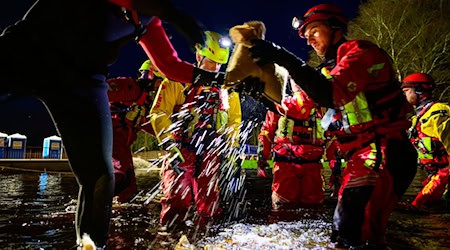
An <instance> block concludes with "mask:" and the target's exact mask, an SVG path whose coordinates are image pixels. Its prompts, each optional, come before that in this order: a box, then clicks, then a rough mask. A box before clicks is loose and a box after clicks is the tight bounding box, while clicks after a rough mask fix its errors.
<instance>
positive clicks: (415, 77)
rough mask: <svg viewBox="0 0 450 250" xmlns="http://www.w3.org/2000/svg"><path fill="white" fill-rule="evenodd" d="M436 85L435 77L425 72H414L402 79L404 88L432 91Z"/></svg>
mask: <svg viewBox="0 0 450 250" xmlns="http://www.w3.org/2000/svg"><path fill="white" fill-rule="evenodd" d="M434 85H435V83H434V80H433V78H432V77H431V76H430V75H428V74H425V73H412V74H411V75H408V76H406V77H405V78H404V79H403V81H402V88H420V91H427V90H428V91H431V90H432V89H433V88H434Z"/></svg>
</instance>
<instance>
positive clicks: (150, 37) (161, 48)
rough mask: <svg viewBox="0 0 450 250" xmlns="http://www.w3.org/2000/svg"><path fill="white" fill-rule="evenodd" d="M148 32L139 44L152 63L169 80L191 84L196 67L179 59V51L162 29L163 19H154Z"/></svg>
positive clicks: (147, 28) (149, 25)
mask: <svg viewBox="0 0 450 250" xmlns="http://www.w3.org/2000/svg"><path fill="white" fill-rule="evenodd" d="M146 30H147V32H145V33H144V34H143V35H142V37H141V38H140V40H139V44H140V45H141V47H142V48H143V49H144V51H145V53H146V54H147V56H148V57H149V58H150V60H151V61H152V63H153V64H154V65H155V66H156V67H157V68H158V69H159V71H161V72H162V73H163V74H164V75H165V76H166V77H167V78H169V79H172V80H174V81H178V82H182V83H188V82H191V81H192V78H193V72H194V65H192V64H190V63H188V62H185V61H183V60H181V59H180V58H179V57H178V53H177V51H176V50H175V49H174V48H173V46H172V43H171V42H170V40H169V38H168V37H167V34H166V32H165V31H164V28H163V27H162V23H161V19H159V18H157V17H154V18H153V19H152V20H151V22H150V23H149V24H148V25H147V27H146Z"/></svg>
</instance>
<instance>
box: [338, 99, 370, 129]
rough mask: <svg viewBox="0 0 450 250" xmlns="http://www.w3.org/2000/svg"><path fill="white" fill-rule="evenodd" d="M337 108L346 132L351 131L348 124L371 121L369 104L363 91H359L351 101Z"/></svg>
mask: <svg viewBox="0 0 450 250" xmlns="http://www.w3.org/2000/svg"><path fill="white" fill-rule="evenodd" d="M339 110H340V111H341V113H342V123H343V126H344V131H345V132H346V133H348V134H351V133H352V132H351V131H350V126H353V125H358V124H361V123H366V122H371V121H372V114H371V112H370V110H369V104H368V103H367V99H366V96H365V95H364V93H363V92H361V93H359V94H358V95H357V96H356V97H355V99H353V100H352V101H351V102H349V103H347V104H345V105H344V106H343V107H340V109H339Z"/></svg>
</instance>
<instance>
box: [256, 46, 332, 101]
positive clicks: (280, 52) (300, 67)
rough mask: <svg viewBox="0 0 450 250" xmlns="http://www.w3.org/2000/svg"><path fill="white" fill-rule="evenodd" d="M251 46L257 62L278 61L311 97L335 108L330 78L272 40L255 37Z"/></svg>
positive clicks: (261, 63)
mask: <svg viewBox="0 0 450 250" xmlns="http://www.w3.org/2000/svg"><path fill="white" fill-rule="evenodd" d="M251 42H252V44H253V46H252V47H251V48H249V49H248V50H249V51H250V54H251V56H252V57H253V59H254V60H255V61H256V63H258V64H260V65H263V64H267V63H276V64H278V65H280V66H282V67H284V68H286V69H287V70H288V72H289V75H290V76H291V78H292V79H293V80H294V81H295V82H296V83H297V84H299V85H300V86H301V87H302V89H303V90H304V91H305V92H306V93H307V94H308V96H309V97H311V99H313V100H314V101H315V102H316V103H318V104H320V105H321V106H324V107H327V108H333V107H334V104H333V89H332V86H331V84H330V83H329V82H328V80H327V79H326V78H325V77H324V76H323V75H322V74H320V73H319V72H317V71H316V70H315V69H313V68H312V67H310V66H309V65H307V64H306V63H305V62H304V61H303V60H302V59H300V58H298V57H296V56H295V55H294V54H292V53H291V52H289V51H287V50H286V49H284V48H283V47H280V46H278V45H276V44H274V43H272V42H269V41H266V40H261V39H255V40H252V41H251Z"/></svg>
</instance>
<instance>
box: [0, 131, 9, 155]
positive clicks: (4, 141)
mask: <svg viewBox="0 0 450 250" xmlns="http://www.w3.org/2000/svg"><path fill="white" fill-rule="evenodd" d="M7 149H8V135H7V134H5V133H2V132H0V159H5V158H6V153H7V151H8V150H7Z"/></svg>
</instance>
